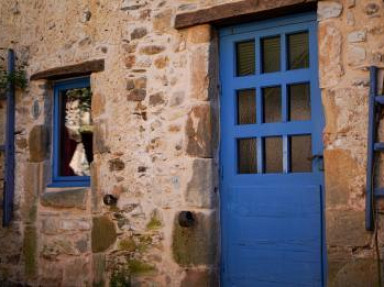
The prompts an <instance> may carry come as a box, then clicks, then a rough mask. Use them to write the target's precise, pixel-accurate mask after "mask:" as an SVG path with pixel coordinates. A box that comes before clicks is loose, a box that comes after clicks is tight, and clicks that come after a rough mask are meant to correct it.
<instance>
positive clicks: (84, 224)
mask: <svg viewBox="0 0 384 287" xmlns="http://www.w3.org/2000/svg"><path fill="white" fill-rule="evenodd" d="M60 229H61V230H64V231H76V230H80V231H86V230H90V229H91V224H90V222H89V221H88V220H85V219H69V220H62V221H61V222H60Z"/></svg>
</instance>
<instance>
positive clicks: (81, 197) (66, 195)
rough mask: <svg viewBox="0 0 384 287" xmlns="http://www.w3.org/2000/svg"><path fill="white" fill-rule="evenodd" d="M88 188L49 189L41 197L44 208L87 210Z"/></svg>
mask: <svg viewBox="0 0 384 287" xmlns="http://www.w3.org/2000/svg"><path fill="white" fill-rule="evenodd" d="M89 189H90V188H88V187H81V188H78V187H60V188H58V187H47V188H46V189H45V192H44V193H43V194H42V195H41V197H40V203H41V205H42V206H45V207H51V208H76V209H81V210H86V209H87V195H88V190H89Z"/></svg>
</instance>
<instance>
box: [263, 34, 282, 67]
mask: <svg viewBox="0 0 384 287" xmlns="http://www.w3.org/2000/svg"><path fill="white" fill-rule="evenodd" d="M261 47H262V57H263V73H271V72H277V71H280V36H277V37H270V38H264V39H262V40H261Z"/></svg>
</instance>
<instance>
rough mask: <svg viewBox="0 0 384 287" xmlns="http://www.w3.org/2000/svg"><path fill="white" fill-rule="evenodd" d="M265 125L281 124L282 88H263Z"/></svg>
mask: <svg viewBox="0 0 384 287" xmlns="http://www.w3.org/2000/svg"><path fill="white" fill-rule="evenodd" d="M263 106H264V107H263V114H264V121H263V122H264V123H274V122H281V87H270V88H263Z"/></svg>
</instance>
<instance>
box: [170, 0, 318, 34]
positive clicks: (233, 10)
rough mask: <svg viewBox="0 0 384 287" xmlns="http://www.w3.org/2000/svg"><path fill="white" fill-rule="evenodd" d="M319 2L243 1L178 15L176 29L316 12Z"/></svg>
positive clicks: (290, 0) (298, 0) (310, 0)
mask: <svg viewBox="0 0 384 287" xmlns="http://www.w3.org/2000/svg"><path fill="white" fill-rule="evenodd" d="M316 7H317V0H243V1H240V2H235V3H227V4H223V5H218V6H215V7H211V8H207V9H203V10H197V11H193V12H187V13H182V14H178V15H176V19H175V28H176V29H182V28H188V27H191V26H194V25H199V24H207V23H211V24H215V25H231V24H235V23H240V22H246V21H255V20H264V19H268V18H270V17H277V16H282V15H285V14H289V13H298V12H305V11H311V10H315V9H316Z"/></svg>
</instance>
